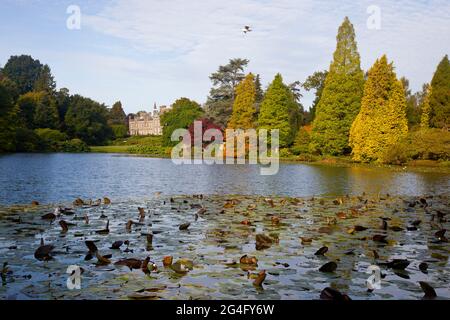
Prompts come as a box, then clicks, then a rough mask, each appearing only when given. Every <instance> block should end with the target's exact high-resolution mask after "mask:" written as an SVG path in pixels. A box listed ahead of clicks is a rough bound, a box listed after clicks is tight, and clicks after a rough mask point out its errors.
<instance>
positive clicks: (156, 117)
mask: <svg viewBox="0 0 450 320" xmlns="http://www.w3.org/2000/svg"><path fill="white" fill-rule="evenodd" d="M167 110H168V109H167V107H166V106H161V107H160V108H159V110H158V109H157V107H156V104H155V106H154V107H153V113H151V112H145V111H140V112H138V113H137V114H130V115H129V116H128V127H129V133H130V135H131V136H148V135H162V126H161V121H160V116H161V114H163V113H164V112H166V111H167Z"/></svg>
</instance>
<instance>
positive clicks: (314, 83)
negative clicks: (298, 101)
mask: <svg viewBox="0 0 450 320" xmlns="http://www.w3.org/2000/svg"><path fill="white" fill-rule="evenodd" d="M327 75H328V71H327V70H324V71H316V72H314V73H313V74H312V75H310V76H309V77H308V78H306V80H305V82H303V83H302V87H303V89H305V90H306V91H311V90H314V91H315V98H314V101H313V103H312V106H311V108H310V109H309V112H308V114H307V116H306V119H305V122H306V123H311V122H312V121H313V120H314V118H315V116H316V109H317V105H318V104H319V101H320V97H321V96H322V92H323V87H324V86H325V79H326V77H327Z"/></svg>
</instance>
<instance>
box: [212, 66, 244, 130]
mask: <svg viewBox="0 0 450 320" xmlns="http://www.w3.org/2000/svg"><path fill="white" fill-rule="evenodd" d="M248 63H249V61H248V60H247V59H239V58H238V59H231V60H230V61H229V63H228V64H226V65H224V66H219V69H218V70H217V71H216V72H214V73H213V74H211V76H210V77H209V78H210V79H211V81H212V83H213V88H211V90H210V92H209V96H208V99H207V102H206V112H207V116H208V118H210V119H212V120H213V121H214V122H215V123H216V124H218V125H221V126H222V127H223V128H225V127H226V125H227V123H228V120H229V118H230V116H231V113H232V109H233V102H234V94H235V89H236V86H237V84H238V83H239V82H241V81H242V79H244V77H245V74H244V69H245V67H246V66H247V65H248Z"/></svg>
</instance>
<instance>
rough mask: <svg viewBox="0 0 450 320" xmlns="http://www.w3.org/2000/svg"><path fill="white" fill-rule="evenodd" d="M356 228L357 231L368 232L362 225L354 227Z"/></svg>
mask: <svg viewBox="0 0 450 320" xmlns="http://www.w3.org/2000/svg"><path fill="white" fill-rule="evenodd" d="M354 228H355V231H358V232H359V231H365V230H367V229H368V228H366V227H363V226H360V225H356V226H354Z"/></svg>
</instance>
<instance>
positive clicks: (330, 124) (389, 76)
mask: <svg viewBox="0 0 450 320" xmlns="http://www.w3.org/2000/svg"><path fill="white" fill-rule="evenodd" d="M355 38H356V37H355V31H354V28H353V25H352V24H351V22H350V21H349V19H348V18H345V20H344V22H343V23H342V25H341V26H340V27H339V30H338V35H337V37H336V39H337V45H336V50H335V52H334V54H333V60H332V62H331V64H330V67H329V69H328V70H326V71H317V72H315V73H314V74H312V75H311V76H309V77H308V78H307V79H306V80H305V81H304V82H300V81H296V82H294V83H291V84H285V83H284V82H283V79H282V76H281V75H280V74H277V75H276V76H275V78H274V79H273V81H272V82H271V83H270V84H269V86H268V87H267V89H266V90H263V89H262V87H261V80H260V77H259V75H256V76H255V75H253V74H252V73H248V74H247V75H246V73H245V68H246V67H247V65H248V62H249V61H248V60H246V59H232V60H230V62H229V63H228V64H227V65H224V66H220V67H219V69H218V70H217V72H215V73H213V74H212V75H211V76H210V79H211V81H212V84H213V87H212V88H211V90H210V94H209V96H208V99H207V102H206V104H205V106H204V108H203V111H202V110H201V109H200V106H199V105H198V104H197V103H195V102H192V101H189V100H187V99H186V100H184V102H186V103H181V104H182V105H183V106H184V107H183V108H184V109H183V108H178V109H177V108H175V109H172V111H169V113H167V114H166V115H165V117H166V119H168V121H166V125H167V124H174V123H176V124H177V125H178V127H186V128H187V127H188V126H189V123H192V121H193V120H195V118H196V117H198V116H199V114H200V116H201V117H202V118H206V119H208V121H211V122H213V123H215V124H216V125H219V126H221V127H222V128H223V129H225V128H234V129H237V128H240V129H248V128H264V129H279V130H280V146H281V147H283V149H282V156H284V157H289V156H298V157H300V158H302V157H303V158H305V159H308V158H310V157H311V156H351V157H352V159H353V160H355V161H363V162H371V161H377V162H383V163H396V164H401V163H405V162H407V161H409V160H415V159H424V160H426V159H430V160H450V132H449V128H450V63H449V59H448V56H447V55H446V56H445V57H444V58H443V59H442V61H441V62H440V63H439V65H438V66H437V69H436V72H435V73H434V76H433V78H432V80H431V82H430V83H429V84H424V85H423V89H422V90H421V91H420V92H417V93H415V94H412V93H411V90H410V89H409V81H408V80H407V79H406V78H404V77H403V78H400V79H399V78H398V77H397V75H396V73H395V71H394V66H393V63H392V62H389V61H388V59H387V57H386V56H382V57H380V58H379V59H378V60H377V61H376V62H375V63H374V65H373V66H372V67H371V68H370V70H369V71H367V72H364V71H363V70H362V69H361V66H360V55H359V53H358V49H357V43H356V39H355ZM302 90H304V91H314V92H315V99H314V102H313V105H312V106H311V108H310V109H309V111H305V110H304V107H303V106H302V104H301V98H302V93H301V92H302ZM187 102H188V103H187ZM187 110H190V111H191V112H190V113H189V112H187ZM195 110H197V111H195ZM197 113H199V114H197ZM183 114H184V115H187V114H188V115H189V116H188V117H187V118H184V119H183ZM170 119H172V120H170ZM181 125H183V126H181ZM175 127H177V126H173V125H168V126H165V127H164V136H165V137H166V140H165V141H166V143H167V144H170V140H169V138H170V134H171V131H172V129H171V128H175Z"/></svg>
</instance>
